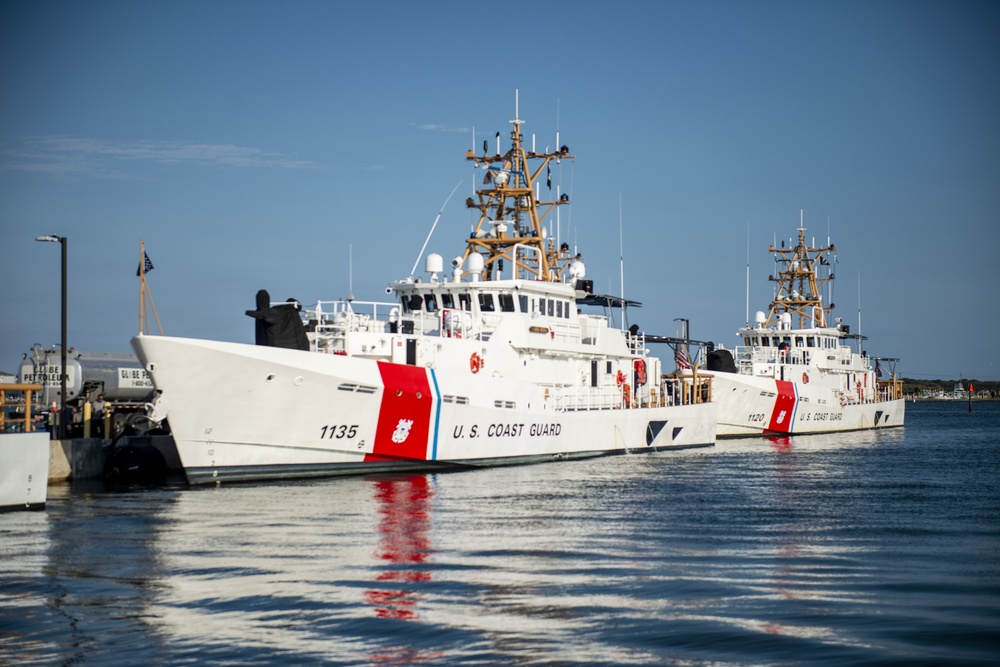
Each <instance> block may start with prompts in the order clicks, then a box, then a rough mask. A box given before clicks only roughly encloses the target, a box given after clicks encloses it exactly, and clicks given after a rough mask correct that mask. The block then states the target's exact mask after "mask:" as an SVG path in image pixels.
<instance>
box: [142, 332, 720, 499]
mask: <svg viewBox="0 0 1000 667" xmlns="http://www.w3.org/2000/svg"><path fill="white" fill-rule="evenodd" d="M132 345H133V348H134V349H135V351H136V353H137V355H138V356H139V359H140V360H141V361H142V362H143V364H144V365H145V366H146V368H147V370H148V371H149V373H150V375H151V377H152V379H153V383H154V385H155V386H156V389H157V390H158V391H159V392H161V396H160V398H159V399H158V401H157V410H158V412H159V413H160V414H161V416H166V418H167V419H168V421H169V424H170V429H171V432H172V434H173V437H174V441H175V443H176V446H177V452H178V455H179V457H180V460H181V463H182V465H183V467H184V470H185V474H186V476H187V478H188V481H189V482H190V483H192V484H205V483H215V482H218V481H257V480H276V479H289V478H303V477H326V476H335V475H351V474H366V473H377V472H391V471H402V470H433V469H446V468H464V467H476V466H496V465H510V464H524V463H537V462H542V461H551V460H558V459H572V458H584V457H594V456H607V455H613V454H624V453H632V452H640V451H661V450H665V449H680V448H687V447H705V446H710V445H712V444H714V442H715V421H716V416H717V415H716V407H715V405H714V404H698V405H687V406H668V407H646V408H636V409H614V410H581V411H562V410H555V409H552V408H551V407H550V406H549V404H548V397H547V395H546V394H545V393H544V390H543V389H541V388H539V387H538V386H536V385H533V384H531V383H527V382H518V381H514V380H505V379H503V378H497V377H493V376H489V375H487V374H478V375H476V374H471V373H458V372H454V371H453V372H437V371H435V370H434V369H431V368H425V367H419V366H410V365H405V364H395V363H388V362H385V361H377V360H374V359H366V358H356V357H348V356H342V355H329V354H317V353H311V352H304V351H299V350H287V349H280V348H272V347H263V346H254V345H243V344H236V343H223V342H215V341H204V340H194V339H183V338H172V337H163V336H139V337H136V338H135V339H133V341H132Z"/></svg>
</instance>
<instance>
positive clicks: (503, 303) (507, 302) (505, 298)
mask: <svg viewBox="0 0 1000 667" xmlns="http://www.w3.org/2000/svg"><path fill="white" fill-rule="evenodd" d="M499 296H500V310H502V311H503V312H505V313H513V312H514V295H513V294H511V293H510V292H501V293H500V295H499Z"/></svg>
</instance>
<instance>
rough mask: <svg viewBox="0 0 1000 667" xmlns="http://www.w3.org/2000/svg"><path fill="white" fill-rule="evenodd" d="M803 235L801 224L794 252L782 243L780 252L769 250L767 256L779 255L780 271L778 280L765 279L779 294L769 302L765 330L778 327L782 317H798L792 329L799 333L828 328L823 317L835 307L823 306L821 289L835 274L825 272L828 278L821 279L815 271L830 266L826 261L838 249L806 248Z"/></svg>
mask: <svg viewBox="0 0 1000 667" xmlns="http://www.w3.org/2000/svg"><path fill="white" fill-rule="evenodd" d="M805 233H806V229H805V227H804V226H802V224H801V223H800V224H799V242H798V244H797V245H796V246H795V247H794V248H785V247H784V245H785V244H784V242H782V244H781V245H782V247H781V248H775V247H774V246H773V245H772V246H771V247H770V248H768V250H770V252H772V253H775V254H776V255H780V257H776V259H777V261H778V264H779V266H780V267H781V270H780V271H778V275H777V276H768V280H770V281H772V282H776V283H778V290H777V293H776V294H775V296H774V301H772V302H771V312H770V314H769V315H768V317H767V322H766V324H765V326H771V325H773V324H777V323H779V322H780V321H781V316H782V315H783V314H784V313H789V314H790V315H791V316H792V317H795V316H796V315H797V316H798V324H797V326H796V327H795V328H798V329H810V328H819V327H826V326H827V323H826V322H827V317H826V316H827V315H828V314H829V313H830V312H831V311H832V310H833V308H834V304H832V303H831V304H830V305H829V306H824V305H823V297H822V293H821V289H822V287H823V285H825V284H826V283H827V282H828V281H830V280H833V279H834V274H833V273H832V272H829V270H828V273H827V275H825V276H820V275H819V272H818V268H819V267H820V266H829V265H830V262H829V259H828V258H829V256H830V254H832V253H833V252H835V251H836V249H837V248H836V246H834V245H833V244H830V245H829V246H827V247H822V248H814V247H810V246H807V245H806V239H805ZM828 242H829V241H828ZM824 253H825V256H824Z"/></svg>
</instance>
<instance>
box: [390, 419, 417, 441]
mask: <svg viewBox="0 0 1000 667" xmlns="http://www.w3.org/2000/svg"><path fill="white" fill-rule="evenodd" d="M411 426H413V420H412V419H400V420H399V423H398V424H396V430H395V431H393V433H392V441H393V442H395V443H396V444H397V445H398V444H399V443H401V442H406V438H407V437H409V435H410V427H411Z"/></svg>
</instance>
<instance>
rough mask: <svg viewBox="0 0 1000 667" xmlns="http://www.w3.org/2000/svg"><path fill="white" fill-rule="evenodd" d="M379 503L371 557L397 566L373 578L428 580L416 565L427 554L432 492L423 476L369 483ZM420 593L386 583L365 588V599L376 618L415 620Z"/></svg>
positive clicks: (400, 581) (426, 574)
mask: <svg viewBox="0 0 1000 667" xmlns="http://www.w3.org/2000/svg"><path fill="white" fill-rule="evenodd" d="M371 484H372V489H373V491H374V492H375V499H376V500H377V501H378V505H379V509H378V511H379V515H380V518H379V525H378V530H379V538H380V539H379V547H378V550H377V551H376V552H375V554H374V555H375V558H377V559H378V560H381V561H385V562H388V563H393V564H395V565H398V566H399V567H398V569H391V570H386V571H384V572H381V573H380V574H379V575H378V576H377V577H375V581H381V582H386V583H389V582H398V583H406V582H417V581H430V579H431V574H430V572H427V571H426V570H424V569H422V568H421V567H420V566H421V565H422V564H423V563H426V562H427V561H428V559H429V557H430V553H431V543H430V538H429V533H430V529H431V521H430V511H429V510H430V499H431V498H432V497H433V495H434V493H433V491H432V490H431V489H430V487H429V485H428V483H427V476H426V475H409V476H406V477H394V478H391V479H378V480H373V481H372V482H371ZM420 597H421V596H420V594H417V593H414V592H413V591H412V590H409V589H406V588H397V587H394V586H387V587H385V588H379V589H371V590H367V591H365V601H366V602H368V603H369V604H370V605H372V606H373V607H375V615H376V616H378V617H380V618H397V619H403V620H415V619H417V618H418V616H417V612H416V606H417V602H418V601H419V599H420Z"/></svg>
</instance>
